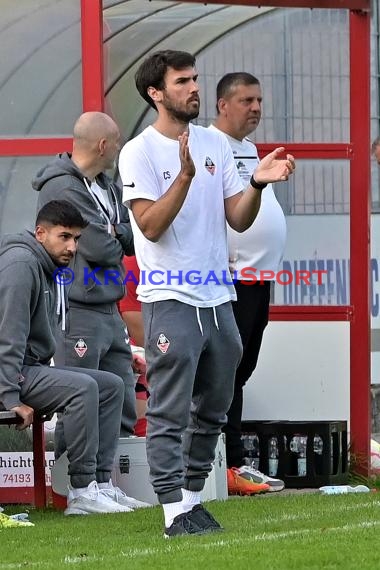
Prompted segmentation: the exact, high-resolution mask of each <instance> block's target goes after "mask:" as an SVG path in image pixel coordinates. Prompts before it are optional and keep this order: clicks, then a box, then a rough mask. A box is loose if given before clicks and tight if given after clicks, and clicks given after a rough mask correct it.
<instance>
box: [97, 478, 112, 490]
mask: <svg viewBox="0 0 380 570" xmlns="http://www.w3.org/2000/svg"><path fill="white" fill-rule="evenodd" d="M98 487H99V489H112V487H113V485H112V479H110V480H109V481H105V482H103V483H98Z"/></svg>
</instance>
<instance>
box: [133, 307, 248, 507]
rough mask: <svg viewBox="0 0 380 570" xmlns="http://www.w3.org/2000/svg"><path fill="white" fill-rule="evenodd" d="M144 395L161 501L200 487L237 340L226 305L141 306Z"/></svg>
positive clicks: (225, 401)
mask: <svg viewBox="0 0 380 570" xmlns="http://www.w3.org/2000/svg"><path fill="white" fill-rule="evenodd" d="M142 306H143V318H144V331H145V356H146V361H147V379H148V383H149V392H150V397H149V400H148V411H147V414H146V415H147V420H148V431H147V456H148V463H149V467H150V477H151V482H152V484H153V487H154V490H155V492H156V493H157V495H158V500H159V502H160V503H172V502H177V501H181V499H182V491H181V489H182V487H184V488H186V489H189V490H190V491H201V490H202V489H203V486H204V483H205V478H206V477H207V476H208V473H209V472H210V471H211V463H212V461H213V460H214V457H215V447H216V444H217V440H218V436H219V434H220V431H221V428H222V426H223V424H224V423H225V422H226V412H227V410H228V409H229V406H230V403H231V400H232V396H233V390H234V378H235V371H236V368H237V365H238V363H239V361H240V358H241V354H242V346H241V340H240V336H239V332H238V329H237V326H236V323H235V319H234V315H233V312H232V307H231V303H224V304H223V305H219V306H218V307H215V308H207V309H197V308H196V307H193V306H190V305H187V304H185V303H180V302H178V301H171V300H170V301H158V302H156V303H143V304H142Z"/></svg>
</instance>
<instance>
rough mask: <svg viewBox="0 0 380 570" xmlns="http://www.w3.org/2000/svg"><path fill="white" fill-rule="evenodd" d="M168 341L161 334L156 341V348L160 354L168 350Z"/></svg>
mask: <svg viewBox="0 0 380 570" xmlns="http://www.w3.org/2000/svg"><path fill="white" fill-rule="evenodd" d="M169 346H170V340H169V339H168V338H166V336H165V335H164V333H161V334H160V335H159V337H158V340H157V348H158V349H159V350H161V352H162V354H166V353H167V351H168V350H169Z"/></svg>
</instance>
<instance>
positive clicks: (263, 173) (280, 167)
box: [254, 147, 296, 184]
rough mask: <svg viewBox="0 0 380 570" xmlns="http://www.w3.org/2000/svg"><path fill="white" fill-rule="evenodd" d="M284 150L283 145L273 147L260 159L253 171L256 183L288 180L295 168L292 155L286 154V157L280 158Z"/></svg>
mask: <svg viewBox="0 0 380 570" xmlns="http://www.w3.org/2000/svg"><path fill="white" fill-rule="evenodd" d="M284 151H285V148H284V147H278V148H275V149H274V151H273V152H271V153H269V154H267V155H266V156H265V157H264V158H263V159H262V160H261V161H260V163H259V165H258V167H257V168H256V170H255V173H254V179H255V181H256V182H257V183H258V184H266V183H269V182H280V181H283V180H288V178H289V176H290V175H291V174H293V172H294V170H295V168H296V163H295V160H294V156H293V155H291V154H287V155H286V158H280V156H281V155H282V154H283V153H284Z"/></svg>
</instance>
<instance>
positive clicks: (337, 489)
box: [319, 485, 370, 495]
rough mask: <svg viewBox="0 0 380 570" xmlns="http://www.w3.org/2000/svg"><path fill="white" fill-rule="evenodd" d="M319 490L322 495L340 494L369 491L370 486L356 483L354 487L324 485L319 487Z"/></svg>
mask: <svg viewBox="0 0 380 570" xmlns="http://www.w3.org/2000/svg"><path fill="white" fill-rule="evenodd" d="M319 490H320V491H321V493H322V494H323V495H342V494H345V493H369V492H370V488H369V487H367V486H366V485H356V487H352V486H351V485H325V486H324V487H319Z"/></svg>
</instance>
